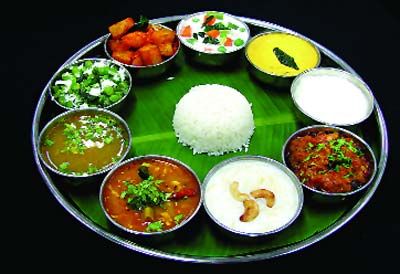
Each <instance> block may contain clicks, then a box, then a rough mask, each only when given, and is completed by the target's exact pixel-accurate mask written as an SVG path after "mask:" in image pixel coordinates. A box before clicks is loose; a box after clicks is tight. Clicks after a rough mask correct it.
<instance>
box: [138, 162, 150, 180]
mask: <svg viewBox="0 0 400 274" xmlns="http://www.w3.org/2000/svg"><path fill="white" fill-rule="evenodd" d="M138 175H139V177H140V178H142V179H143V180H147V179H148V178H149V177H150V173H149V167H148V165H146V164H145V163H144V164H142V165H141V166H140V167H139V169H138Z"/></svg>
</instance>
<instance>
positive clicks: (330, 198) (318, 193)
mask: <svg viewBox="0 0 400 274" xmlns="http://www.w3.org/2000/svg"><path fill="white" fill-rule="evenodd" d="M320 130H328V131H330V130H332V131H338V132H339V133H341V134H343V135H344V136H349V137H351V138H353V139H355V140H356V141H358V142H359V144H360V145H361V146H362V148H363V152H364V153H365V154H367V158H368V160H369V162H370V164H371V165H372V171H371V174H370V177H369V179H368V181H367V182H366V183H365V184H363V185H362V186H361V187H358V188H356V189H354V190H352V191H348V192H327V191H322V190H317V189H314V188H312V187H309V186H307V185H306V184H304V183H301V184H302V185H303V187H304V188H305V190H306V192H305V193H306V194H307V195H308V196H309V197H310V199H311V200H314V201H318V202H323V203H324V202H328V203H330V202H341V201H344V200H346V198H350V197H353V196H355V195H356V194H358V193H361V192H362V191H364V190H365V189H367V188H368V187H369V186H370V184H371V183H372V182H373V180H374V177H375V173H376V170H377V163H376V158H375V155H374V152H373V150H372V149H371V147H370V146H369V145H368V144H367V143H366V142H365V141H364V140H363V139H362V138H361V137H359V136H358V135H356V134H355V133H353V132H351V131H350V130H347V129H343V128H340V127H335V126H328V125H313V126H308V127H304V128H301V129H299V130H297V131H295V132H294V133H293V134H292V135H290V136H289V137H288V138H287V140H286V141H285V143H284V145H283V148H282V161H283V163H284V164H285V165H286V166H287V167H288V168H289V169H291V170H292V167H291V165H290V163H289V161H288V146H289V144H290V142H291V141H292V140H293V139H295V138H297V137H300V136H305V135H308V134H312V133H313V132H318V131H320Z"/></svg>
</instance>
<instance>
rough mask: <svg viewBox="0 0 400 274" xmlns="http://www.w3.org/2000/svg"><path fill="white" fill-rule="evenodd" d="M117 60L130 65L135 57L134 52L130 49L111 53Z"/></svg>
mask: <svg viewBox="0 0 400 274" xmlns="http://www.w3.org/2000/svg"><path fill="white" fill-rule="evenodd" d="M111 56H112V57H113V58H114V59H115V60H117V61H119V62H121V63H124V64H127V65H130V64H132V60H133V58H134V53H133V52H131V51H130V50H125V51H114V52H113V53H112V55H111Z"/></svg>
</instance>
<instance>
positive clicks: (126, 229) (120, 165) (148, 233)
mask: <svg viewBox="0 0 400 274" xmlns="http://www.w3.org/2000/svg"><path fill="white" fill-rule="evenodd" d="M146 159H160V160H164V161H167V162H171V163H174V164H176V165H178V166H181V167H182V168H184V169H186V170H187V171H189V173H191V174H192V175H193V176H194V178H195V179H196V181H197V183H198V189H199V191H200V199H199V203H198V205H197V207H196V209H195V210H194V211H193V213H192V215H190V216H189V218H187V219H185V220H184V221H182V222H181V223H179V224H178V225H176V226H174V227H172V228H170V229H168V230H163V231H155V232H142V231H137V230H133V229H129V228H127V227H125V226H123V225H121V224H119V223H118V222H117V221H115V220H114V219H113V218H112V217H111V216H110V215H109V213H108V212H107V210H106V208H105V206H104V201H103V189H104V186H105V185H106V184H107V182H108V179H109V178H110V177H111V176H113V174H114V173H115V172H116V171H118V170H119V169H120V168H121V167H124V166H125V165H127V164H129V163H131V162H135V161H141V160H146ZM202 196H203V192H202V189H201V183H200V179H199V178H198V176H197V174H196V173H195V172H194V171H193V170H192V169H191V168H190V167H189V166H188V165H186V164H185V163H183V162H181V161H179V160H177V159H175V158H171V157H168V156H163V155H156V154H149V155H145V156H138V157H134V158H130V159H127V160H125V161H123V162H121V163H119V164H118V165H116V166H115V167H114V168H113V169H112V170H111V171H109V172H108V174H107V175H106V177H105V178H104V180H103V182H102V184H101V186H100V192H99V201H100V205H101V208H102V210H103V212H104V214H105V216H106V217H107V219H108V220H109V221H110V222H111V223H112V224H113V225H114V226H115V227H117V228H119V229H120V230H122V231H124V232H127V233H129V234H134V235H144V236H156V237H157V236H165V234H169V233H170V232H173V231H176V230H179V229H181V228H182V227H183V226H185V225H186V224H187V223H188V222H189V221H190V220H192V219H193V218H194V216H195V215H196V214H197V212H198V211H199V209H200V207H201V204H202Z"/></svg>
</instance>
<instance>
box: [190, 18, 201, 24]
mask: <svg viewBox="0 0 400 274" xmlns="http://www.w3.org/2000/svg"><path fill="white" fill-rule="evenodd" d="M192 21H193V23H197V22H200V19H199V18H196V17H195V18H193V19H192Z"/></svg>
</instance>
